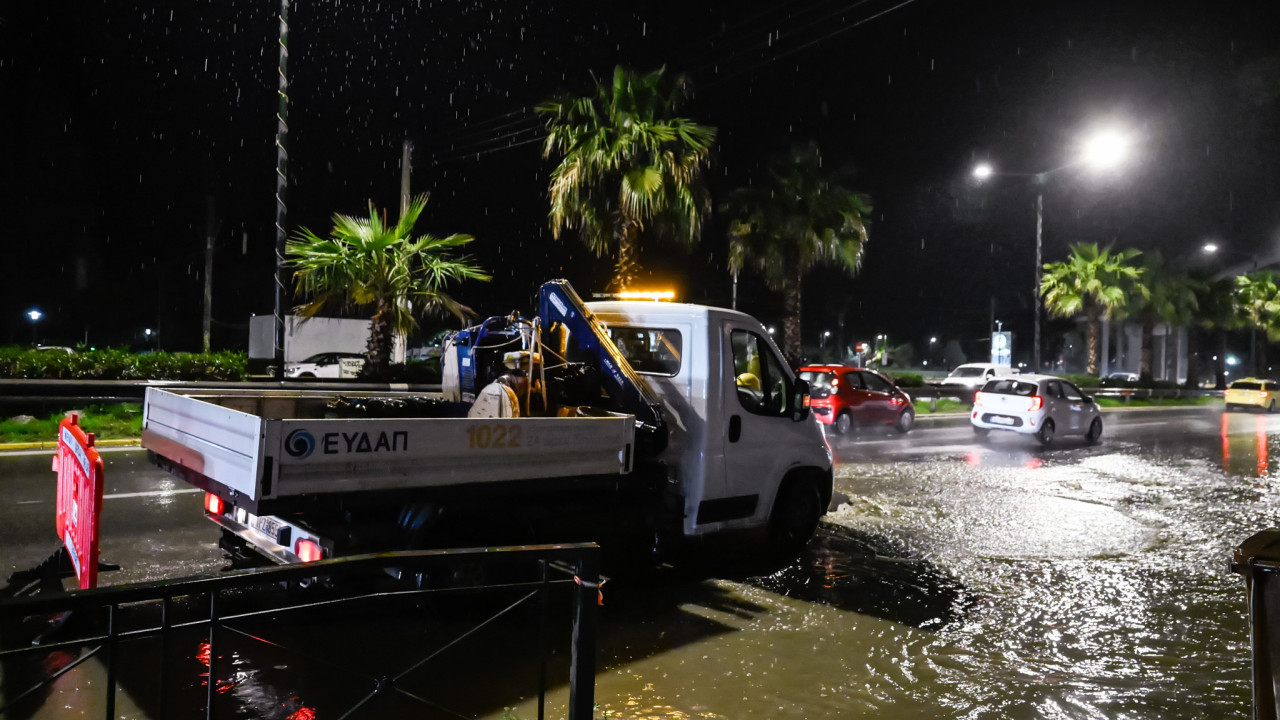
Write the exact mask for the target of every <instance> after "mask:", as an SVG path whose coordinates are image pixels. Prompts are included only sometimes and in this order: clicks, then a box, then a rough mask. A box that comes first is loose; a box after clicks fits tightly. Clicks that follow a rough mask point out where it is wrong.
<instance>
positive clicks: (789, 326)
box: [782, 244, 804, 368]
mask: <svg viewBox="0 0 1280 720" xmlns="http://www.w3.org/2000/svg"><path fill="white" fill-rule="evenodd" d="M799 254H800V251H799V249H798V248H796V246H795V245H794V244H788V245H787V250H786V255H785V257H784V258H783V262H784V263H785V265H786V268H785V272H786V274H785V276H784V277H785V278H786V279H785V280H784V281H783V286H782V354H783V355H785V356H786V360H787V363H788V364H789V365H791V367H793V368H795V367H800V364H801V362H802V360H803V357H802V356H803V354H804V350H803V347H802V345H801V342H800V337H801V335H800V290H801V284H802V282H803V281H804V273H803V272H801V270H800V258H799Z"/></svg>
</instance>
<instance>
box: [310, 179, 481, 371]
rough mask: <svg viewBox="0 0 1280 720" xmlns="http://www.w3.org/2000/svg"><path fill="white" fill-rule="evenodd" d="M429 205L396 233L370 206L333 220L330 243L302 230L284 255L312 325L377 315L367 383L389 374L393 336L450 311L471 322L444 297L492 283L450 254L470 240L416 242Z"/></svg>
mask: <svg viewBox="0 0 1280 720" xmlns="http://www.w3.org/2000/svg"><path fill="white" fill-rule="evenodd" d="M426 204H427V196H426V195H419V196H417V197H416V198H414V199H413V200H412V201H411V202H410V203H409V205H408V207H407V208H405V211H404V213H403V214H402V215H401V216H400V220H399V221H398V222H397V223H396V224H395V225H387V222H386V215H385V213H383V214H381V215H380V214H379V212H378V211H377V209H376V208H374V206H373V203H372V202H370V203H369V217H368V218H367V219H365V218H356V217H352V216H349V215H338V214H335V215H334V216H333V230H332V231H331V232H330V234H329V237H320V236H319V235H316V234H315V233H313V232H311V231H310V230H308V229H307V228H302V229H301V230H300V231H299V232H298V233H297V235H296V236H295V237H294V238H293V239H292V240H290V241H289V243H288V246H287V248H286V251H287V252H288V255H289V265H290V267H291V268H292V269H293V271H294V276H293V279H294V284H295V287H296V289H297V291H298V292H299V293H300V294H301V295H303V296H304V297H309V298H311V299H310V301H309V302H307V303H305V304H303V305H299V306H298V308H297V310H298V312H299V314H301V315H303V316H305V317H312V316H315V315H316V314H318V313H319V312H320V311H321V310H322V309H324V308H326V307H330V306H334V305H337V306H342V307H349V308H361V309H372V310H373V317H372V322H371V324H370V327H369V344H368V350H367V351H366V361H365V365H364V369H363V370H362V371H361V375H362V376H365V377H379V376H381V375H382V374H384V373H385V371H386V369H387V366H388V365H389V364H390V361H391V344H392V336H393V334H394V333H395V332H400V333H402V334H408V333H409V332H412V331H413V330H414V329H415V328H416V327H417V326H418V320H417V318H418V316H420V315H425V314H427V313H431V312H440V311H446V312H450V313H453V314H454V315H455V316H457V317H458V318H460V319H465V318H466V317H467V316H469V315H471V314H472V313H471V310H470V308H467V307H466V306H464V305H462V304H461V303H459V302H458V301H456V300H454V299H453V298H452V297H450V296H449V295H448V294H446V293H445V292H444V287H445V286H446V285H448V284H449V283H450V282H453V281H460V280H488V279H489V275H488V274H487V273H485V272H484V271H483V270H481V269H480V268H478V267H476V266H475V265H473V264H472V263H471V259H470V258H469V257H466V256H462V257H454V256H453V254H452V252H451V250H452V249H453V248H456V247H460V246H462V245H466V244H467V243H469V242H471V241H472V240H473V239H474V238H472V237H471V236H470V235H457V234H455V235H449V236H447V237H442V238H439V237H435V236H432V235H419V236H417V237H415V236H413V226H414V225H415V224H416V223H417V221H418V216H419V215H421V214H422V210H423V208H424V207H426Z"/></svg>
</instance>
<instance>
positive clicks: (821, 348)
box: [818, 330, 831, 355]
mask: <svg viewBox="0 0 1280 720" xmlns="http://www.w3.org/2000/svg"><path fill="white" fill-rule="evenodd" d="M829 337H831V331H830V330H824V331H823V333H822V339H821V340H819V341H818V354H819V355H822V354H824V353H825V352H826V350H827V338H829Z"/></svg>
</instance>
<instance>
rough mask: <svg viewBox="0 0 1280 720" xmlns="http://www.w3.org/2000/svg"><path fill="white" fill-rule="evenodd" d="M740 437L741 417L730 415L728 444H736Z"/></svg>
mask: <svg viewBox="0 0 1280 720" xmlns="http://www.w3.org/2000/svg"><path fill="white" fill-rule="evenodd" d="M740 437H742V417H741V416H740V415H730V416H729V442H738V438H740Z"/></svg>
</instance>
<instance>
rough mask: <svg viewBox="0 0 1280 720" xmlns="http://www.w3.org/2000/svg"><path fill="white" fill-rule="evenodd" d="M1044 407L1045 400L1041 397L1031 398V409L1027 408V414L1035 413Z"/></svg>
mask: <svg viewBox="0 0 1280 720" xmlns="http://www.w3.org/2000/svg"><path fill="white" fill-rule="evenodd" d="M1042 407H1044V398H1043V397H1040V396H1039V395H1032V396H1031V407H1029V408H1027V412H1035V411H1037V410H1039V409H1040V408H1042Z"/></svg>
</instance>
